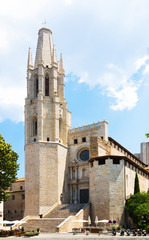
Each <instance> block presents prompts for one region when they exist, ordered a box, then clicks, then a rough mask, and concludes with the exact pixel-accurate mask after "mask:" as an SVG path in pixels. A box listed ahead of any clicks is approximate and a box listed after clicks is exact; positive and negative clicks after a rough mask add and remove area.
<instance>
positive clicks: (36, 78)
mask: <svg viewBox="0 0 149 240" xmlns="http://www.w3.org/2000/svg"><path fill="white" fill-rule="evenodd" d="M37 95H38V76H37V75H35V97H37Z"/></svg>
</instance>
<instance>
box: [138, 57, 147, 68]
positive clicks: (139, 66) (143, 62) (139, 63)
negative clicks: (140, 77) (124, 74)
mask: <svg viewBox="0 0 149 240" xmlns="http://www.w3.org/2000/svg"><path fill="white" fill-rule="evenodd" d="M148 59H149V56H147V55H146V56H144V57H142V58H139V59H138V60H137V61H136V70H139V69H140V68H141V67H142V66H143V65H145V63H146V60H148Z"/></svg>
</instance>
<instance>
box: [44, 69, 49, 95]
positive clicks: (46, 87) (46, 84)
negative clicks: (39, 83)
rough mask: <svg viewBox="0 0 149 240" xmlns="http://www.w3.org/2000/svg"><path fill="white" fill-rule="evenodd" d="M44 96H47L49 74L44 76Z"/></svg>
mask: <svg viewBox="0 0 149 240" xmlns="http://www.w3.org/2000/svg"><path fill="white" fill-rule="evenodd" d="M45 96H49V76H48V75H47V74H46V77H45Z"/></svg>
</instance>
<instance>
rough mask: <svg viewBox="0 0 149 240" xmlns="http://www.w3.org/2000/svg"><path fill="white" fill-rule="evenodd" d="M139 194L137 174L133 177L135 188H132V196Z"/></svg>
mask: <svg viewBox="0 0 149 240" xmlns="http://www.w3.org/2000/svg"><path fill="white" fill-rule="evenodd" d="M139 192H140V187H139V179H138V174H137V173H136V177H135V186H134V194H136V193H139Z"/></svg>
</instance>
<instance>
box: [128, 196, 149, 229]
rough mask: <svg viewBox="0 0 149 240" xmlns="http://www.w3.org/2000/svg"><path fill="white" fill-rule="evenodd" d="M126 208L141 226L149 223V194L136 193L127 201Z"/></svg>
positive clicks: (138, 225) (143, 226) (136, 223)
mask: <svg viewBox="0 0 149 240" xmlns="http://www.w3.org/2000/svg"><path fill="white" fill-rule="evenodd" d="M125 208H126V210H127V211H128V213H129V216H130V217H131V218H132V219H133V222H134V223H135V225H136V226H137V227H139V228H145V227H146V226H147V225H149V194H148V193H145V192H143V193H136V194H134V195H132V196H131V197H130V198H129V199H128V200H127V201H126V206H125Z"/></svg>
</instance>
